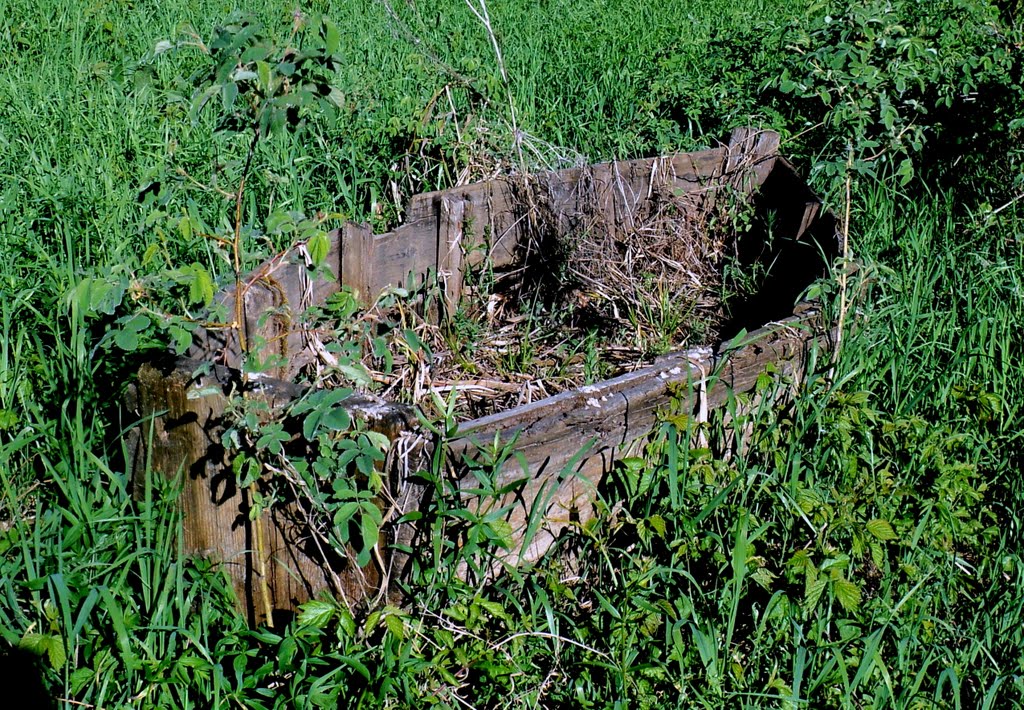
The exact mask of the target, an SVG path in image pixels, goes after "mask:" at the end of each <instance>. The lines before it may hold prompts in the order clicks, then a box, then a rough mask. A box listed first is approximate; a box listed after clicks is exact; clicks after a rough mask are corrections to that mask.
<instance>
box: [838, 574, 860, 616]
mask: <svg viewBox="0 0 1024 710" xmlns="http://www.w3.org/2000/svg"><path fill="white" fill-rule="evenodd" d="M832 590H833V592H835V595H836V600H838V601H839V603H840V604H841V605H842V607H843V609H846V611H854V610H855V609H856V608H857V607H858V606H860V588H859V587H858V586H857V585H856V584H854V583H853V582H851V581H850V580H848V579H837V580H836V581H835V582H833V583H832Z"/></svg>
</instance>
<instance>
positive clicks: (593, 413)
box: [451, 310, 829, 561]
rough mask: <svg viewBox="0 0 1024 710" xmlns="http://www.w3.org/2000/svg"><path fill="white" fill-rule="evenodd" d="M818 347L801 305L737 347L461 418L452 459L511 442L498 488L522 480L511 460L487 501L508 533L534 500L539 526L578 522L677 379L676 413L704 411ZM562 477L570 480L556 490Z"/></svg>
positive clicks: (796, 370)
mask: <svg viewBox="0 0 1024 710" xmlns="http://www.w3.org/2000/svg"><path fill="white" fill-rule="evenodd" d="M828 344H829V334H828V333H825V332H823V331H822V330H821V322H820V318H819V316H818V314H817V312H815V311H813V310H809V311H806V312H805V313H803V314H801V315H800V316H794V317H791V318H788V319H785V320H784V321H781V322H780V323H777V324H772V325H769V326H766V327H765V328H762V329H760V330H759V331H755V332H754V333H751V334H750V335H749V336H747V337H746V338H744V340H743V343H742V344H741V345H740V346H739V347H732V346H731V345H730V344H728V343H727V344H723V345H719V346H718V347H716V348H714V349H711V348H694V349H691V350H687V351H684V352H679V353H673V354H670V355H667V356H665V357H663V358H661V359H659V360H658V362H656V363H655V364H653V365H651V366H649V367H645V368H642V369H640V370H637V371H636V372H631V373H628V374H625V375H622V376H620V377H616V378H614V379H611V380H606V381H604V382H601V383H598V384H595V385H591V386H588V387H582V388H580V389H579V390H574V391H571V392H565V393H562V394H560V395H556V396H554V397H551V398H549V399H545V400H541V401H540V402H535V403H533V404H530V405H526V406H523V407H518V408H516V409H512V410H508V411H506V412H501V413H499V414H495V415H492V416H490V417H485V418H482V419H478V420H475V421H472V422H469V423H467V424H466V425H464V426H463V427H461V428H460V430H459V432H458V434H457V435H456V439H455V440H454V441H453V442H452V443H451V452H452V455H453V460H455V461H459V460H461V458H462V457H464V456H470V457H472V456H473V452H474V451H475V450H476V449H478V448H479V447H481V446H488V445H489V444H490V443H491V442H493V441H494V440H495V437H496V435H497V437H498V439H499V440H500V441H505V442H507V441H512V440H513V439H514V440H515V450H516V451H517V452H518V454H519V455H520V457H521V460H516V461H511V462H509V464H508V465H507V466H506V468H505V469H504V470H503V471H502V472H501V473H500V476H499V485H507V484H509V483H512V482H513V481H516V480H518V479H519V478H522V477H523V475H524V473H523V472H522V470H521V468H520V465H521V463H523V464H525V466H526V467H527V469H528V471H529V475H528V480H527V482H526V484H525V486H524V487H523V489H522V490H520V491H517V492H516V493H515V494H510V495H509V496H508V497H507V498H506V499H505V500H504V501H501V502H499V503H498V504H496V505H495V507H496V508H498V507H503V506H506V505H508V506H511V509H510V512H509V515H508V518H507V519H508V522H509V523H510V524H511V525H512V528H513V531H514V536H517V537H518V536H521V535H522V533H523V531H524V530H525V529H526V525H527V521H528V520H529V516H530V513H531V510H532V508H533V507H534V506H535V505H537V504H538V501H540V503H539V504H541V505H542V511H541V512H542V513H543V517H544V519H545V520H547V521H548V523H547V526H548V528H549V533H550V534H551V535H557V533H558V531H559V530H560V529H561V528H562V527H564V525H565V524H566V519H565V518H566V515H567V514H568V512H567V511H571V512H572V516H574V517H575V520H577V521H580V522H584V521H586V520H587V519H588V517H589V516H590V512H591V510H592V504H593V502H594V500H595V498H594V496H593V492H594V491H596V486H597V485H598V484H599V483H600V480H601V477H602V476H603V475H604V473H606V472H607V470H608V467H609V466H610V465H611V464H612V463H613V462H614V460H615V459H616V458H617V457H618V454H617V449H619V448H620V447H623V446H625V445H628V444H630V443H631V442H634V441H636V440H638V439H640V438H642V437H644V436H646V435H648V434H649V433H650V432H651V431H652V430H653V429H654V427H655V425H656V423H657V417H658V412H659V411H660V410H662V409H665V408H666V407H668V406H669V404H670V403H671V400H672V398H673V393H674V392H675V391H676V390H677V389H678V388H679V387H680V386H682V387H684V388H687V392H688V395H687V398H686V400H685V402H683V408H684V410H686V409H689V410H690V411H696V409H697V408H698V406H701V407H703V408H704V409H705V410H706V409H708V408H711V409H714V408H716V407H719V406H721V405H722V404H723V403H724V402H725V401H726V400H727V398H728V397H729V396H732V395H734V394H737V393H741V392H746V391H749V390H750V389H752V388H753V387H754V384H755V382H756V380H757V377H758V375H759V374H760V373H761V372H763V370H764V368H765V366H766V365H767V364H768V363H772V364H773V365H774V366H775V367H776V368H778V369H779V370H780V371H781V372H782V373H784V374H787V375H792V376H794V377H799V376H800V374H801V372H802V368H803V366H804V364H805V362H806V358H807V355H808V351H809V349H810V348H814V347H819V348H826V347H828V346H829V345H828ZM702 400H703V401H702ZM569 480H573V481H575V483H574V484H572V485H569V486H568V487H566V486H565V485H564V482H565V481H569ZM461 485H463V486H464V487H467V488H472V487H474V486H475V485H476V481H475V479H474V478H472V477H466V478H464V479H463V481H462V484H461ZM550 491H554V492H553V493H551V496H550V499H549V500H546V501H545V500H544V497H543V496H544V495H545V492H550ZM530 549H533V550H534V551H536V550H538V549H540V547H538V546H537V545H531V546H530V548H529V549H525V550H523V549H518V548H517V549H514V550H513V553H514V554H515V555H518V556H519V559H520V561H529V560H531V559H533V558H532V557H531V556H530V555H531V554H532V553H531V552H530Z"/></svg>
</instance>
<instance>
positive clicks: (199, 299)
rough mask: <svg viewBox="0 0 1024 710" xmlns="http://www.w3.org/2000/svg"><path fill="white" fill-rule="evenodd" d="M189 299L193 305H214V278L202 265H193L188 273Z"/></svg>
mask: <svg viewBox="0 0 1024 710" xmlns="http://www.w3.org/2000/svg"><path fill="white" fill-rule="evenodd" d="M188 276H189V279H188V297H189V300H190V301H191V302H192V303H201V304H203V305H204V306H209V305H210V304H211V303H213V277H212V276H210V272H209V271H207V270H206V269H205V268H204V267H203V265H202V264H199V263H193V264H192V266H191V268H190V269H189V273H188Z"/></svg>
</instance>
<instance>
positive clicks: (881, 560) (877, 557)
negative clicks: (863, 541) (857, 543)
mask: <svg viewBox="0 0 1024 710" xmlns="http://www.w3.org/2000/svg"><path fill="white" fill-rule="evenodd" d="M868 549H869V550H871V561H872V562H874V563H875V567H878V568H879V569H881V567H882V565H883V564H885V552H884V551H883V550H882V545H881V544H879V542H878V540H871V541H870V542H869V543H868Z"/></svg>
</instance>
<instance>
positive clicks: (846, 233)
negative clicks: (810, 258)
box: [832, 150, 853, 366]
mask: <svg viewBox="0 0 1024 710" xmlns="http://www.w3.org/2000/svg"><path fill="white" fill-rule="evenodd" d="M852 168H853V151H852V150H851V151H850V157H849V160H848V161H847V164H846V210H845V213H844V215H843V230H842V254H843V263H842V267H841V271H840V272H839V324H838V326H837V329H836V349H835V351H834V352H833V353H832V364H833V366H834V365H835V364H836V363H837V362H839V351H840V346H841V345H842V342H843V327H844V325H845V323H846V308H847V305H848V304H847V301H846V272H847V269H848V267H849V261H850V181H851V179H852V177H853V173H852Z"/></svg>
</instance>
